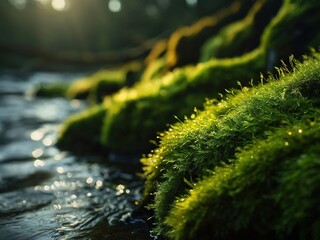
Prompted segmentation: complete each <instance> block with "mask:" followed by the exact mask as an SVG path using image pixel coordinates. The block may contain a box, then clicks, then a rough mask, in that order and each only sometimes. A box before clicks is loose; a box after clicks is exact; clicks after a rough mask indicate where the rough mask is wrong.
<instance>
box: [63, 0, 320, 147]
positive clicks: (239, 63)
mask: <svg viewBox="0 0 320 240" xmlns="http://www.w3.org/2000/svg"><path fill="white" fill-rule="evenodd" d="M319 8H320V4H319V3H318V2H315V1H308V2H300V1H291V0H286V1H284V2H283V4H282V6H281V8H280V10H279V11H278V13H277V14H276V16H275V17H274V18H273V19H272V20H271V21H270V23H269V24H268V25H267V26H266V28H265V29H264V31H263V34H262V35H261V37H260V44H259V46H258V47H257V48H256V49H254V50H253V51H251V52H248V53H246V54H244V55H242V56H238V57H234V58H228V59H213V60H210V61H208V62H205V63H200V64H197V65H196V66H189V67H183V68H177V69H175V70H173V71H172V72H168V73H167V74H166V75H164V76H163V77H160V78H156V79H153V80H152V81H140V82H137V83H136V84H135V85H134V86H133V87H130V88H123V89H121V90H120V91H118V92H116V93H115V94H112V95H110V96H108V97H106V98H105V99H104V107H105V111H106V116H105V119H104V121H103V124H102V126H100V139H101V144H103V145H104V148H106V149H109V150H113V151H120V152H141V151H146V150H148V149H151V148H154V143H153V142H150V140H155V139H156V136H157V132H159V131H163V130H165V129H166V128H167V127H168V125H169V124H173V123H175V122H176V121H177V119H176V118H178V119H183V118H184V116H189V115H190V114H191V113H192V110H193V109H194V107H196V108H198V109H202V108H203V102H204V101H205V99H206V98H216V97H218V95H219V93H221V92H223V91H224V89H230V88H232V87H235V86H236V85H237V83H238V82H241V84H242V85H243V86H245V85H247V84H248V82H249V81H250V80H252V81H253V82H257V81H259V74H260V72H266V71H268V70H272V69H273V66H275V65H276V64H279V62H280V59H287V58H288V56H289V55H290V54H294V55H295V56H300V55H301V54H302V53H304V52H305V51H307V49H308V47H310V46H311V45H310V44H311V43H314V42H315V39H319V33H318V31H317V29H316V28H314V26H316V25H317V23H319V22H320V17H319V15H318V14H314V13H315V12H316V11H318V10H319ZM292 32H295V33H296V34H292ZM174 116H176V118H175V117H174ZM69 123H70V122H69ZM65 128H68V126H65ZM65 132H66V131H65ZM64 137H65V136H64V134H62V135H60V139H63V138H64ZM87 140H88V141H90V138H88V139H87ZM62 141H63V140H62ZM70 143H71V141H70ZM65 147H66V148H68V146H65Z"/></svg>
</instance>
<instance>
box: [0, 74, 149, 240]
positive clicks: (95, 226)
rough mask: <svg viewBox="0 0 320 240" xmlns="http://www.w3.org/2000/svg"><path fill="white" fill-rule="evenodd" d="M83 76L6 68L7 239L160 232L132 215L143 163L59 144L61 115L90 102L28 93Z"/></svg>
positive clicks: (2, 159)
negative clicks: (79, 151)
mask: <svg viewBox="0 0 320 240" xmlns="http://www.w3.org/2000/svg"><path fill="white" fill-rule="evenodd" d="M80 75H81V74H75V73H46V72H36V73H17V72H11V71H2V72H0V236H1V239H7V240H9V239H17V240H19V239H154V238H152V237H150V232H149V226H148V224H147V223H146V222H145V220H144V219H142V218H138V217H135V218H134V217H132V216H131V212H132V210H133V209H134V208H135V207H136V205H138V203H139V199H140V197H141V191H142V182H141V180H140V178H139V177H138V176H137V174H136V172H139V168H138V167H136V166H129V167H127V169H126V168H124V167H123V166H120V165H115V164H112V163H110V162H109V161H107V159H106V158H105V157H104V156H99V157H98V156H74V155H72V154H71V153H68V152H62V151H60V150H59V149H57V148H56V147H55V141H56V133H57V130H58V128H59V126H60V124H61V122H62V121H63V120H64V119H65V118H66V117H67V116H69V115H70V114H72V113H75V112H78V111H81V109H83V108H85V107H86V104H85V103H84V102H80V101H76V100H73V101H68V100H66V99H63V98H39V97H38V98H35V97H31V96H29V94H28V93H29V92H30V90H31V89H33V88H34V87H35V86H37V85H38V84H40V83H43V82H54V81H59V80H64V81H73V80H74V79H75V78H77V77H79V76H80Z"/></svg>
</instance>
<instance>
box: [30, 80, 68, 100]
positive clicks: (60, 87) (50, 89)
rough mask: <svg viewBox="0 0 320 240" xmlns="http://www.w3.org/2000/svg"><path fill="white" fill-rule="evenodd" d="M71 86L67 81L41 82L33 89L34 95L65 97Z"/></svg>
mask: <svg viewBox="0 0 320 240" xmlns="http://www.w3.org/2000/svg"><path fill="white" fill-rule="evenodd" d="M68 88H69V85H68V84H65V83H51V84H40V85H39V86H37V87H36V88H35V89H33V90H32V93H31V94H32V95H34V96H38V97H65V96H66V92H67V90H68Z"/></svg>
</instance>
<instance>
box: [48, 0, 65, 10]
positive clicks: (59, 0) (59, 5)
mask: <svg viewBox="0 0 320 240" xmlns="http://www.w3.org/2000/svg"><path fill="white" fill-rule="evenodd" d="M51 6H52V7H53V9H54V10H57V11H63V10H65V8H66V1H65V0H52V2H51Z"/></svg>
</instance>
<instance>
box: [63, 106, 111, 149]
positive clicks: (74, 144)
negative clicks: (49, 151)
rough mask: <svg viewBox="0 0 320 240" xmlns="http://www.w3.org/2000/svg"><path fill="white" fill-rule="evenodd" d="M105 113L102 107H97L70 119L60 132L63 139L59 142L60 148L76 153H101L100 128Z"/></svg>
mask: <svg viewBox="0 0 320 240" xmlns="http://www.w3.org/2000/svg"><path fill="white" fill-rule="evenodd" d="M105 111H106V110H105V108H104V107H102V106H101V105H95V106H92V107H90V108H89V109H87V110H85V111H83V112H81V113H80V114H77V115H73V116H71V117H70V118H68V119H67V120H66V121H65V123H64V125H63V126H62V128H61V130H60V132H61V134H62V135H63V138H60V140H59V141H58V143H57V145H58V147H60V148H61V149H66V150H70V151H73V152H75V153H86V152H96V153H98V152H99V151H101V144H100V142H99V137H100V126H101V125H102V122H103V118H104V115H105Z"/></svg>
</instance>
